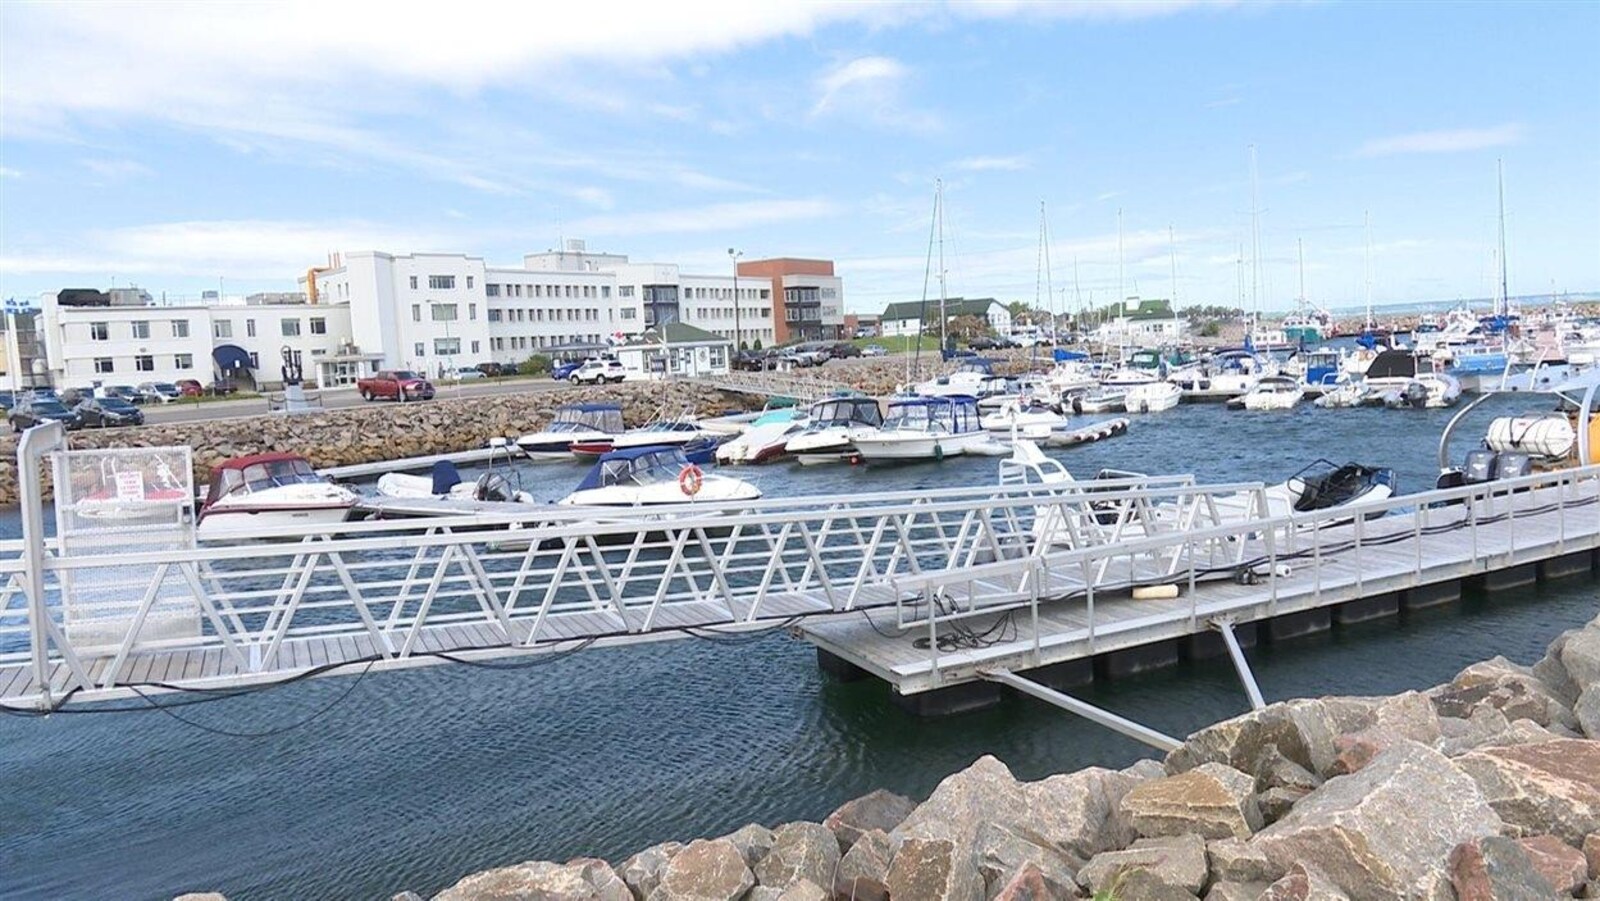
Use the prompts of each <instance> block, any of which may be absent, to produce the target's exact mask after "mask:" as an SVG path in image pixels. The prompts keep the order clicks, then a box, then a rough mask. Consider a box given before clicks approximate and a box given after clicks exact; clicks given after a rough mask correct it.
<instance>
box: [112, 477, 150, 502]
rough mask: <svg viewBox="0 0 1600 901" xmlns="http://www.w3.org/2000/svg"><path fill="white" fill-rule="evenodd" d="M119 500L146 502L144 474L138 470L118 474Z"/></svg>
mask: <svg viewBox="0 0 1600 901" xmlns="http://www.w3.org/2000/svg"><path fill="white" fill-rule="evenodd" d="M117 500H119V501H142V500H144V473H142V472H140V471H139V470H137V469H135V470H133V471H131V472H119V473H117Z"/></svg>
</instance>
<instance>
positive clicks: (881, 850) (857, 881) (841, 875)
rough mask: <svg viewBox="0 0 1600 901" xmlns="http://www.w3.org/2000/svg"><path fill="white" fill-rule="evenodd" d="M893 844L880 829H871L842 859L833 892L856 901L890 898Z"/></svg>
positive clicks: (861, 836) (857, 840)
mask: <svg viewBox="0 0 1600 901" xmlns="http://www.w3.org/2000/svg"><path fill="white" fill-rule="evenodd" d="M893 859H894V843H893V842H892V841H891V840H890V839H889V836H888V834H887V833H885V832H884V831H883V830H881V829H869V830H867V831H866V832H863V833H861V834H860V835H859V836H857V837H856V841H855V844H853V845H851V846H850V850H848V851H846V852H845V853H844V856H843V857H841V858H840V859H839V872H838V875H836V876H835V877H834V880H833V892H834V894H836V895H839V896H840V897H844V898H854V899H856V901H883V899H885V898H888V897H889V862H890V861H891V860H893Z"/></svg>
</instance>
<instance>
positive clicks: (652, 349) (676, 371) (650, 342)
mask: <svg viewBox="0 0 1600 901" xmlns="http://www.w3.org/2000/svg"><path fill="white" fill-rule="evenodd" d="M732 353H733V341H732V340H731V339H729V338H723V337H721V336H719V335H715V334H712V333H711V332H708V331H706V330H705V329H700V328H695V327H694V326H692V325H684V324H683V323H681V322H669V323H666V324H665V325H658V326H655V327H653V328H651V329H649V330H648V331H646V332H645V333H644V334H642V335H640V336H639V337H638V338H637V339H635V340H633V341H630V342H628V343H627V344H623V345H621V346H620V347H618V348H617V350H616V354H617V360H618V361H620V362H621V363H622V366H623V368H624V369H627V370H628V378H629V379H661V378H666V377H667V376H668V375H669V374H670V375H675V376H691V377H694V376H711V375H727V374H728V371H729V365H728V364H729V357H730V355H731V354H732Z"/></svg>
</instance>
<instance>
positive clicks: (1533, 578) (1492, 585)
mask: <svg viewBox="0 0 1600 901" xmlns="http://www.w3.org/2000/svg"><path fill="white" fill-rule="evenodd" d="M1538 581H1539V565H1538V564H1537V563H1521V564H1518V565H1516V566H1507V567H1503V568H1501V569H1492V570H1490V571H1488V572H1486V573H1484V574H1483V575H1481V576H1479V577H1478V578H1477V588H1478V589H1479V590H1480V591H1485V592H1489V593H1491V594H1492V593H1494V592H1496V591H1509V590H1511V589H1513V588H1526V587H1528V586H1529V585H1533V584H1535V583H1537V582H1538Z"/></svg>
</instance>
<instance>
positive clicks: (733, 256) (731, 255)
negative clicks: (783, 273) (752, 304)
mask: <svg viewBox="0 0 1600 901" xmlns="http://www.w3.org/2000/svg"><path fill="white" fill-rule="evenodd" d="M742 256H744V254H743V253H742V252H740V251H737V250H734V249H733V248H732V247H730V248H728V259H729V260H730V261H732V263H733V352H734V353H738V352H739V351H740V350H742V349H743V345H742V344H741V343H740V341H739V258H740V257H742Z"/></svg>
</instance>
